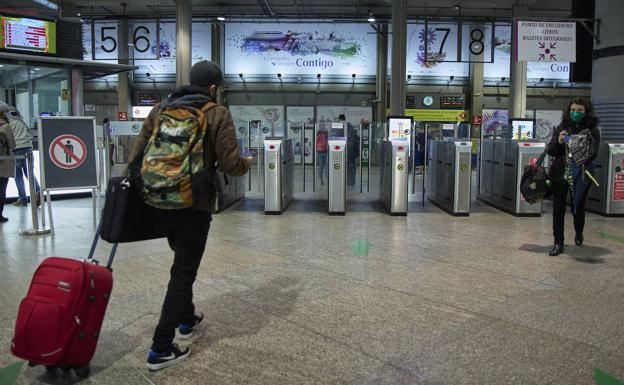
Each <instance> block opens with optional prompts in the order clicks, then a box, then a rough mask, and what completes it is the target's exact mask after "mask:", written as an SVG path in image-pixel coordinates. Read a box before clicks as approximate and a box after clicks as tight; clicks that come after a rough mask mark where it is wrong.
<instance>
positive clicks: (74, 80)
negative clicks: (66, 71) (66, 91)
mask: <svg viewBox="0 0 624 385" xmlns="http://www.w3.org/2000/svg"><path fill="white" fill-rule="evenodd" d="M71 114H72V116H84V79H83V76H82V70H81V69H77V68H76V69H73V70H71Z"/></svg>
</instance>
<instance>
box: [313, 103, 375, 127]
mask: <svg viewBox="0 0 624 385" xmlns="http://www.w3.org/2000/svg"><path fill="white" fill-rule="evenodd" d="M316 113H317V120H318V122H319V123H323V122H337V121H338V116H339V115H340V114H343V115H344V116H345V119H346V121H347V123H351V124H353V125H359V124H361V123H362V120H368V121H369V122H370V121H372V120H373V108H372V107H359V106H318V107H316Z"/></svg>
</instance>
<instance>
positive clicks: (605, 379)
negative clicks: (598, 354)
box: [594, 368, 624, 385]
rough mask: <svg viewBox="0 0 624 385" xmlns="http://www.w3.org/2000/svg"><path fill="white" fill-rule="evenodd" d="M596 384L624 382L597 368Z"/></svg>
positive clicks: (615, 384)
mask: <svg viewBox="0 0 624 385" xmlns="http://www.w3.org/2000/svg"><path fill="white" fill-rule="evenodd" d="M594 373H595V374H596V385H624V382H622V381H620V380H618V379H617V378H615V377H613V376H611V375H609V374H607V373H605V372H603V371H602V370H600V369H598V368H596V370H595V371H594Z"/></svg>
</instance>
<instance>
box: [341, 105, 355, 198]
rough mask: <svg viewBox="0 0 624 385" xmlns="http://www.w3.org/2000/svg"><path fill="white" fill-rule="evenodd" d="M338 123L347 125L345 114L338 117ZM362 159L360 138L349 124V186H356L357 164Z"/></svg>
mask: <svg viewBox="0 0 624 385" xmlns="http://www.w3.org/2000/svg"><path fill="white" fill-rule="evenodd" d="M338 121H339V122H341V123H345V121H346V118H345V116H344V114H340V115H338ZM359 157H360V136H359V135H358V132H357V130H356V129H355V127H353V124H351V123H349V122H347V185H348V186H355V174H356V167H355V165H356V163H357V159H358V158H359Z"/></svg>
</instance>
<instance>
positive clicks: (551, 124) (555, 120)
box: [535, 110, 563, 142]
mask: <svg viewBox="0 0 624 385" xmlns="http://www.w3.org/2000/svg"><path fill="white" fill-rule="evenodd" d="M562 118H563V111H560V110H552V111H549V110H537V111H535V121H536V129H535V131H536V132H535V137H536V138H537V139H539V140H540V141H541V142H546V141H548V140H550V137H551V136H552V133H553V130H554V129H555V128H556V127H557V126H558V125H559V123H561V119H562Z"/></svg>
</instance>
